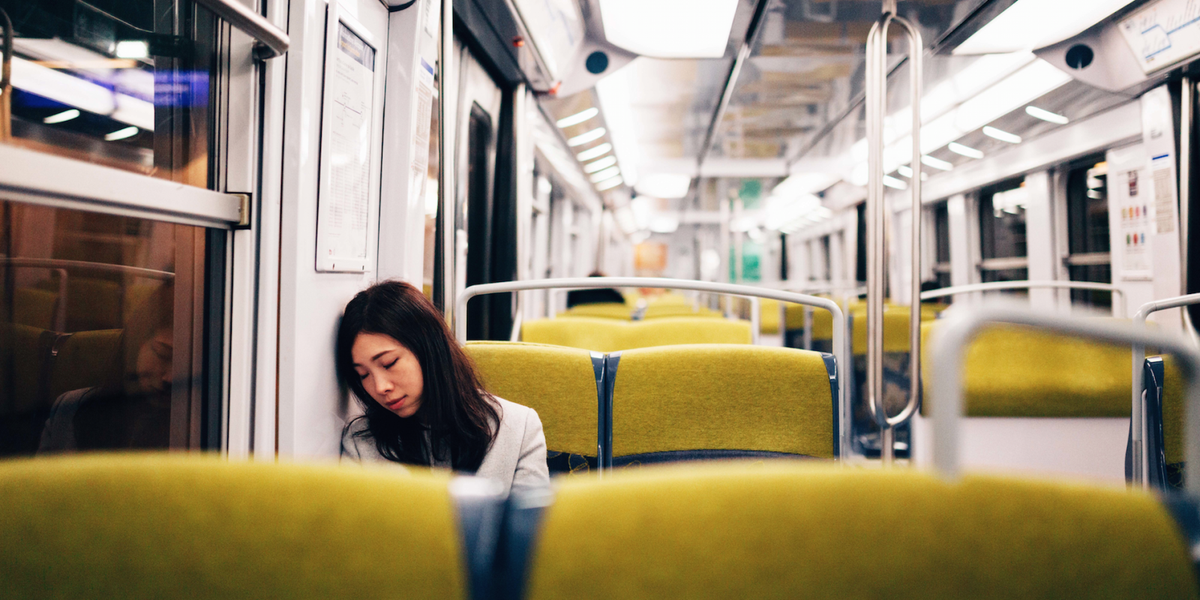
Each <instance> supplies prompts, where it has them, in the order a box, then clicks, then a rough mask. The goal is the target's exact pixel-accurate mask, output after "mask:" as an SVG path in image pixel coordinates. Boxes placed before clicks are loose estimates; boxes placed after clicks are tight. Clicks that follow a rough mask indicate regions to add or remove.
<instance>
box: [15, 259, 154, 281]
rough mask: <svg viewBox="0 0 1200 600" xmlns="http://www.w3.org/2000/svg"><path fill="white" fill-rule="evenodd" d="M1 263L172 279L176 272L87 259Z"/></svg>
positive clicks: (27, 260) (19, 260)
mask: <svg viewBox="0 0 1200 600" xmlns="http://www.w3.org/2000/svg"><path fill="white" fill-rule="evenodd" d="M0 265H7V266H13V267H28V268H40V269H78V270H81V271H97V272H102V273H121V274H123V275H131V276H134V277H145V278H147V279H161V280H166V281H170V280H172V279H175V274H174V273H171V272H169V271H159V270H157V269H144V268H142V267H131V266H127V265H112V264H106V263H96V262H89V261H86V260H66V259H61V258H19V257H0Z"/></svg>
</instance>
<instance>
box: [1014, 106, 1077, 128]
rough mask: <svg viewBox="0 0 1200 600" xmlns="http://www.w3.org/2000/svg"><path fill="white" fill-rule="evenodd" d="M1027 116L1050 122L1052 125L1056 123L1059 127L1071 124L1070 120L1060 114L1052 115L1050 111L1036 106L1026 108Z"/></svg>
mask: <svg viewBox="0 0 1200 600" xmlns="http://www.w3.org/2000/svg"><path fill="white" fill-rule="evenodd" d="M1025 114H1027V115H1029V116H1031V117H1033V118H1035V119H1041V120H1043V121H1049V122H1051V123H1055V124H1058V125H1066V124H1067V123H1070V122H1071V121H1070V119H1068V118H1066V117H1064V116H1062V115H1060V114H1058V113H1052V112H1050V111H1048V110H1045V109H1041V108H1038V107H1036V106H1026V107H1025Z"/></svg>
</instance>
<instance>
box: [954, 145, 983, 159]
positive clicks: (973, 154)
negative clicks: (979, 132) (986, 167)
mask: <svg viewBox="0 0 1200 600" xmlns="http://www.w3.org/2000/svg"><path fill="white" fill-rule="evenodd" d="M946 149H947V150H949V151H951V152H953V153H955V154H958V155H960V156H965V157H967V158H983V153H982V152H980V151H978V150H976V149H974V148H972V147H970V146H964V145H962V144H960V143H958V142H950V143H949V144H948V145H947V146H946Z"/></svg>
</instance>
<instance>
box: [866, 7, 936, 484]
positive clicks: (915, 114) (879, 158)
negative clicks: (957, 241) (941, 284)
mask: <svg viewBox="0 0 1200 600" xmlns="http://www.w3.org/2000/svg"><path fill="white" fill-rule="evenodd" d="M883 10H884V14H883V16H882V17H880V18H879V20H878V21H876V23H875V25H874V26H873V27H872V28H871V33H870V35H868V37H867V146H868V150H869V152H868V155H867V168H868V169H869V171H868V176H869V180H868V187H867V210H866V213H867V219H868V221H867V227H868V237H867V253H868V262H867V390H868V396H867V402H868V406H869V407H870V408H871V411H872V413H874V415H875V419H876V421H877V422H878V423H879V427H880V434H881V435H880V456H881V458H882V459H883V462H884V464H891V463H892V462H893V461H894V460H895V452H896V449H895V428H896V426H897V425H900V424H901V423H904V422H905V421H907V420H908V419H910V418H911V417H912V415H913V414H914V413H915V412H916V409H917V401H918V399H919V396H918V392H919V391H920V386H921V279H920V277H921V79H922V75H923V73H922V68H921V54H922V52H923V51H924V43H923V42H922V41H921V33H920V32H919V31H917V28H916V27H914V26H913V25H912V23H910V22H909V21H908V20H907V19H904V18H902V17H899V16H897V15H896V3H895V0H885V2H884V5H883ZM892 23H898V24H900V26H901V27H903V28H904V30H905V32H906V33H907V34H908V62H909V80H910V81H909V95H910V96H911V112H912V133H911V138H912V161H911V168H912V172H913V174H912V179H911V182H910V183H909V186H910V187H909V191H910V193H911V196H912V214H911V220H912V236H911V239H910V240H909V241H910V242H911V253H912V256H911V260H912V273H911V276H910V278H909V279H910V283H911V286H912V289H911V296H910V303H911V306H910V314H909V397H908V404H907V405H906V406H905V407H904V410H902V411H900V413H899V414H897V415H895V416H892V417H889V416H888V414H887V409H886V407H885V406H884V405H883V301H884V298H883V292H884V277H885V276H886V272H887V271H886V269H887V256H886V249H885V247H884V245H885V225H886V219H887V207H886V206H885V203H884V198H883V117H884V111H885V110H886V108H887V34H888V27H889V26H890V25H891V24H892ZM872 84H874V85H872Z"/></svg>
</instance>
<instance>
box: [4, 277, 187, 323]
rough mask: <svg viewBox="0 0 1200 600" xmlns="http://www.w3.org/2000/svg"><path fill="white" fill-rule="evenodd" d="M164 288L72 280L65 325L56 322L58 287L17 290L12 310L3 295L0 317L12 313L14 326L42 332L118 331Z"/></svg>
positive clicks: (113, 282) (153, 283)
mask: <svg viewBox="0 0 1200 600" xmlns="http://www.w3.org/2000/svg"><path fill="white" fill-rule="evenodd" d="M162 285H163V283H162V282H160V281H151V282H149V283H136V284H132V285H128V286H126V285H123V284H122V283H119V282H116V281H111V280H107V279H95V278H88V277H72V278H70V279H68V280H67V285H66V292H67V297H66V299H65V302H66V306H64V307H61V308H62V310H63V313H62V314H63V315H64V316H65V318H66V321H65V322H64V323H56V322H55V319H56V316H57V314H58V310H59V308H60V307H59V305H58V302H59V293H58V291H57V287H55V288H53V289H50V288H49V287H18V288H15V289H13V291H12V294H11V302H12V304H11V307H10V306H8V302H9V299H10V296H9V295H8V294H4V293H0V314H5V315H8V314H11V318H12V322H13V323H16V324H19V325H28V326H30V327H38V328H40V329H55V328H61V329H64V330H66V331H95V330H103V329H119V328H121V327H123V326H124V324H125V323H128V322H130V320H131V319H134V318H136V317H137V311H138V310H139V309H141V308H142V307H143V306H142V305H143V304H144V303H145V302H146V301H147V299H149V298H150V297H151V296H152V295H153V294H154V293H155V291H157V290H158V289H160V288H161V287H162ZM9 310H11V311H12V312H11V313H9V312H8V311H9Z"/></svg>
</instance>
